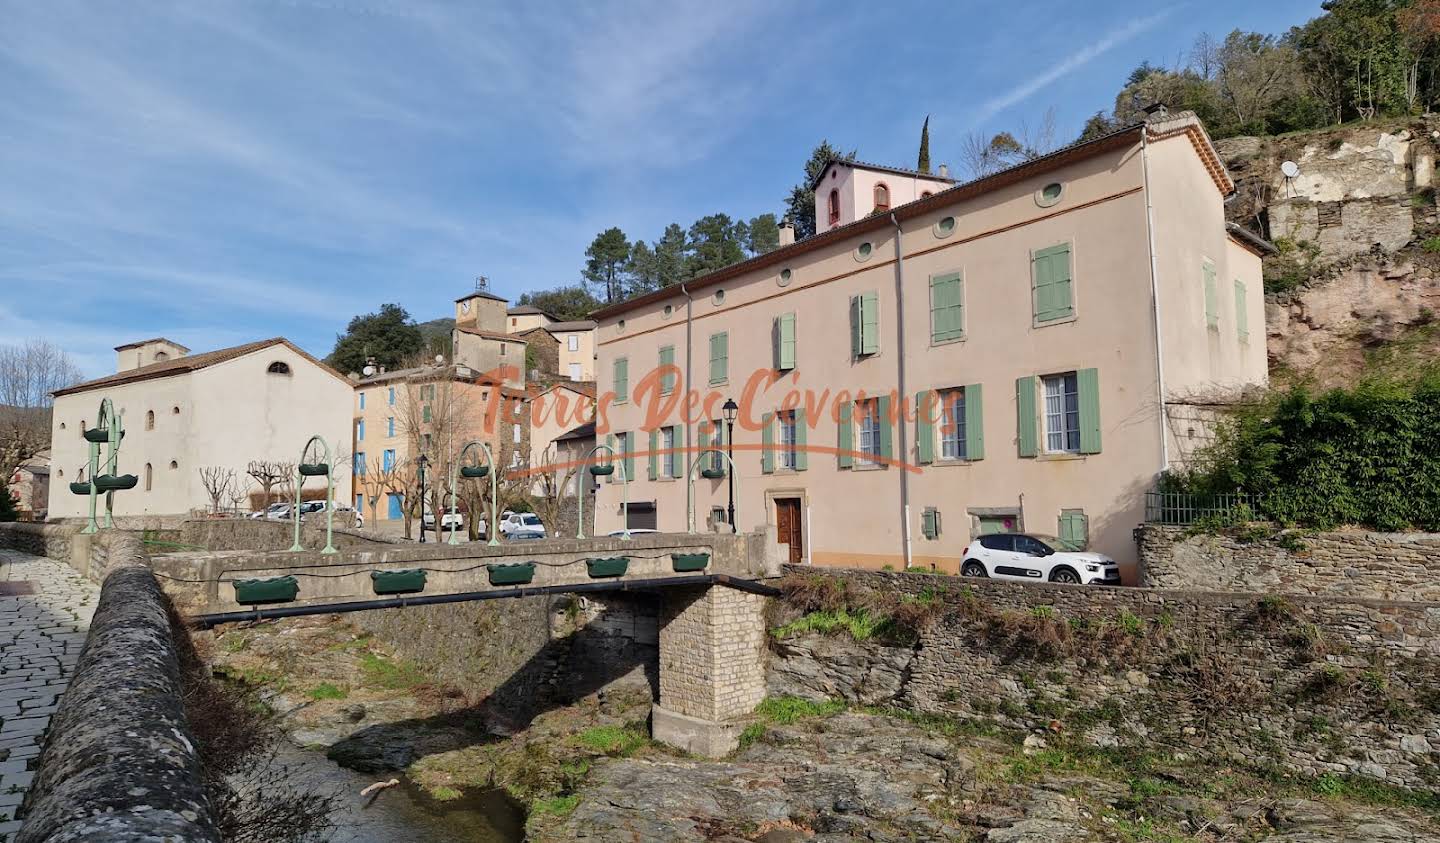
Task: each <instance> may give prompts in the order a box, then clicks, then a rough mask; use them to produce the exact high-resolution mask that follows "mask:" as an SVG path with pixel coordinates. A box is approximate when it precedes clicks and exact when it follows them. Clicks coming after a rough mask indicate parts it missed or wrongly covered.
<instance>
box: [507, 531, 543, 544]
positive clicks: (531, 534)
mask: <svg viewBox="0 0 1440 843" xmlns="http://www.w3.org/2000/svg"><path fill="white" fill-rule="evenodd" d="M505 538H506V539H508V540H510V541H512V542H519V541H533V540H535V539H543V538H545V533H544V531H542V530H514V531H512V532H511V533H510V534H509V535H508V536H506V537H505Z"/></svg>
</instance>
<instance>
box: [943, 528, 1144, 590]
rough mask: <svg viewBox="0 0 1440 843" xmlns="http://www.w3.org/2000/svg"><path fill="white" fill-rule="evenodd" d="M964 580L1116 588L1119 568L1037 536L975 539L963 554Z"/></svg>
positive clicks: (1003, 535)
mask: <svg viewBox="0 0 1440 843" xmlns="http://www.w3.org/2000/svg"><path fill="white" fill-rule="evenodd" d="M964 559H965V562H964V564H962V565H961V566H960V575H961V576H963V577H994V578H995V579H997V580H1029V581H1032V582H1035V581H1048V582H1055V583H1068V584H1071V585H1119V584H1120V566H1119V565H1118V564H1116V562H1115V560H1114V559H1111V558H1110V557H1108V556H1106V555H1105V554H1103V553H1092V552H1087V551H1082V550H1075V549H1074V548H1073V547H1071V546H1070V545H1069V544H1068V543H1066V542H1063V541H1061V540H1060V539H1057V538H1055V537H1054V536H1044V535H1039V534H1036V533H990V534H988V535H984V536H977V537H976V538H975V540H974V541H972V542H970V545H969V546H968V547H966V548H965V551H964Z"/></svg>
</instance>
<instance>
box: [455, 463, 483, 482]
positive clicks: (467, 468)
mask: <svg viewBox="0 0 1440 843" xmlns="http://www.w3.org/2000/svg"><path fill="white" fill-rule="evenodd" d="M460 476H461V477H469V478H472V479H474V478H480V477H488V476H490V466H488V465H462V466H460Z"/></svg>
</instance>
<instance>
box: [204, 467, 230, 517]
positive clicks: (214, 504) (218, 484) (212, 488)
mask: <svg viewBox="0 0 1440 843" xmlns="http://www.w3.org/2000/svg"><path fill="white" fill-rule="evenodd" d="M236 479H237V475H236V473H235V469H233V468H225V467H223V466H218V465H202V466H200V483H201V484H202V485H203V486H204V487H205V494H206V496H207V497H209V498H210V512H212V513H214V514H216V515H218V514H220V502H221V501H222V500H226V499H228V498H229V496H230V493H231V490H232V488H233V487H234V486H235V485H236Z"/></svg>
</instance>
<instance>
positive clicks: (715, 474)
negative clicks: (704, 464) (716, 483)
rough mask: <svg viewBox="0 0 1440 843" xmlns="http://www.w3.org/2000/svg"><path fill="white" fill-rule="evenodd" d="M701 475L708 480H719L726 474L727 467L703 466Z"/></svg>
mask: <svg viewBox="0 0 1440 843" xmlns="http://www.w3.org/2000/svg"><path fill="white" fill-rule="evenodd" d="M700 476H701V477H704V478H705V479H706V480H719V479H720V478H722V477H724V476H725V469H723V468H702V469H700Z"/></svg>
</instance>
